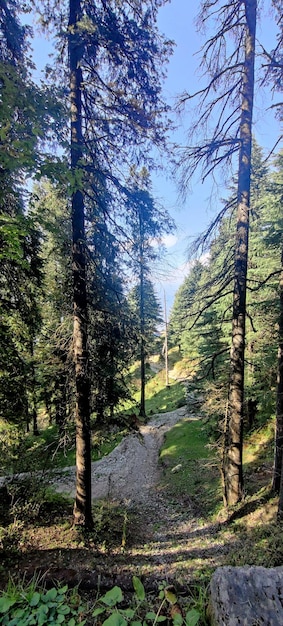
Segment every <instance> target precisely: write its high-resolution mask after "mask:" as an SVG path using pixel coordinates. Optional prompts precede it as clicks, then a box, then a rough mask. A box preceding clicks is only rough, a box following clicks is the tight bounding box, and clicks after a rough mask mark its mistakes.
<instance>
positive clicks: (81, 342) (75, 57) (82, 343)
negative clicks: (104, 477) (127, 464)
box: [69, 0, 93, 529]
mask: <svg viewBox="0 0 283 626" xmlns="http://www.w3.org/2000/svg"><path fill="white" fill-rule="evenodd" d="M81 17H82V12H81V2H80V0H70V4H69V64H70V100H71V173H72V177H73V180H74V181H75V180H78V181H79V180H80V176H78V172H79V170H80V168H81V167H82V166H81V161H82V159H83V135H82V102H81V90H82V70H81V59H82V55H83V45H82V41H81V36H80V33H79V27H78V23H79V21H80V20H81ZM72 233H73V245H72V268H73V289H74V291H73V298H74V303H73V305H74V334H73V342H74V363H75V381H76V410H75V411H76V498H75V505H74V523H75V524H80V525H83V526H84V527H85V528H87V529H89V528H92V526H93V520H92V513H91V433H90V380H89V371H88V346H87V326H88V319H87V293H86V241H85V222H84V197H83V192H82V190H81V188H80V186H79V183H78V187H77V189H76V190H75V191H74V192H73V194H72Z"/></svg>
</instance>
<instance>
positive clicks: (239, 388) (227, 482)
mask: <svg viewBox="0 0 283 626" xmlns="http://www.w3.org/2000/svg"><path fill="white" fill-rule="evenodd" d="M256 10H257V2H256V0H245V13H246V42H245V63H244V68H243V90H242V112H241V121H240V153H239V172H238V193H237V230H236V247H235V277H234V296H233V321H232V344H231V355H230V381H229V392H228V419H227V432H226V433H225V442H224V446H225V449H224V464H223V470H224V492H223V498H224V503H225V504H226V505H230V504H235V503H237V502H239V500H240V499H241V498H242V496H243V468H242V449H243V401H244V354H245V316H246V282H247V263H248V236H249V211H250V179H251V148H252V113H253V96H254V59H255V30H256Z"/></svg>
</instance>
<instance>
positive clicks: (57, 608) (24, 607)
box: [0, 582, 86, 626]
mask: <svg viewBox="0 0 283 626" xmlns="http://www.w3.org/2000/svg"><path fill="white" fill-rule="evenodd" d="M84 615H85V612H84V608H83V606H82V604H81V599H80V597H79V596H78V594H77V593H76V592H74V591H72V592H69V591H68V587H67V585H65V586H64V587H59V588H56V587H52V588H51V589H48V590H43V591H38V590H37V588H36V583H34V582H33V583H31V584H30V585H28V586H27V587H26V588H23V587H19V586H16V585H15V584H14V583H12V582H10V583H9V585H8V588H7V591H5V592H4V593H2V595H1V596H0V624H2V626H19V625H20V626H29V625H30V624H33V625H34V626H45V625H47V624H53V626H78V625H79V626H83V625H84V624H85V623H86V619H84Z"/></svg>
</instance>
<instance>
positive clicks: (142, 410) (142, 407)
mask: <svg viewBox="0 0 283 626" xmlns="http://www.w3.org/2000/svg"><path fill="white" fill-rule="evenodd" d="M139 231H140V232H139V235H140V361H141V400H140V412H139V414H140V416H141V417H145V416H146V413H145V345H144V331H145V319H144V315H145V311H144V230H143V216H142V214H141V208H140V207H139Z"/></svg>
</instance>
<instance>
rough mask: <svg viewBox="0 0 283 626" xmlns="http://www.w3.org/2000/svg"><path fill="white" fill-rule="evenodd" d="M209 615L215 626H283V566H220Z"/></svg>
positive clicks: (215, 578) (213, 581)
mask: <svg viewBox="0 0 283 626" xmlns="http://www.w3.org/2000/svg"><path fill="white" fill-rule="evenodd" d="M209 614H210V618H211V624H212V626H282V624H283V567H274V568H266V567H260V566H259V567H255V566H252V567H251V566H248V565H245V566H244V567H229V566H226V567H219V568H218V569H216V571H215V572H214V574H213V575H212V578H211V582H210V602H209Z"/></svg>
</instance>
